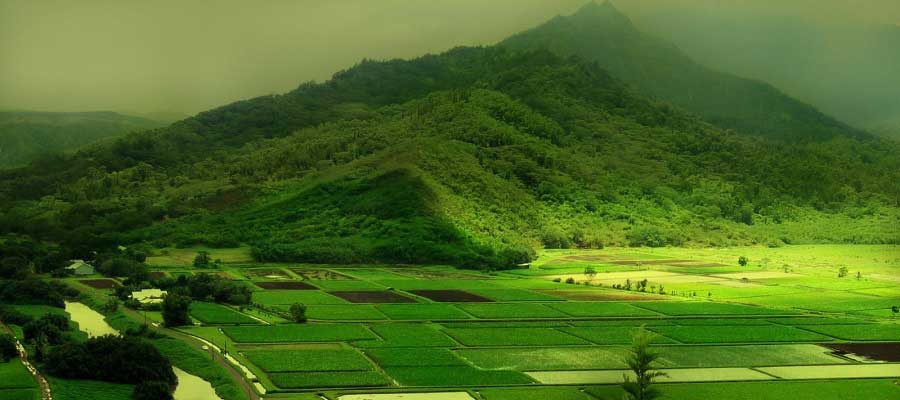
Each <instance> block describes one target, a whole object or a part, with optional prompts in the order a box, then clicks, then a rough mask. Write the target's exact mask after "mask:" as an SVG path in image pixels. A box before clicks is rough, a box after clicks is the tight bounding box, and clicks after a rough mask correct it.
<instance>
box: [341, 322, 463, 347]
mask: <svg viewBox="0 0 900 400" xmlns="http://www.w3.org/2000/svg"><path fill="white" fill-rule="evenodd" d="M371 328H372V331H373V332H375V333H376V334H378V336H380V337H381V338H383V339H384V340H383V341H364V342H357V343H354V344H355V345H357V346H360V347H451V346H455V345H456V342H454V341H453V340H452V339H450V338H449V337H448V336H447V335H445V334H443V333H441V331H440V330H438V329H437V327H436V326H434V325H430V324H407V323H402V324H381V325H373V326H372V327H371Z"/></svg>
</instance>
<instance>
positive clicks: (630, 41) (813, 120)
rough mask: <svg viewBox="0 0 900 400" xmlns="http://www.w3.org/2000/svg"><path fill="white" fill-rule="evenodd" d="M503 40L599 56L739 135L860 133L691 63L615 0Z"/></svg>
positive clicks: (756, 85) (616, 71)
mask: <svg viewBox="0 0 900 400" xmlns="http://www.w3.org/2000/svg"><path fill="white" fill-rule="evenodd" d="M501 45H504V46H509V47H511V48H516V49H523V48H548V49H550V50H552V51H554V52H556V53H558V54H560V55H563V56H569V55H578V56H581V57H584V58H586V59H589V60H592V61H596V62H598V63H599V64H600V65H601V66H602V67H603V68H605V69H607V70H609V71H610V72H611V73H612V74H613V76H615V77H617V78H619V79H622V80H623V81H625V82H626V83H628V84H629V85H631V86H632V87H633V88H635V89H636V90H638V91H640V92H641V93H643V94H645V95H648V96H652V97H655V98H657V99H660V100H663V101H667V102H671V103H673V104H675V105H678V106H680V107H683V108H685V109H687V110H690V111H692V112H694V113H696V114H697V115H699V116H701V117H703V118H704V119H706V120H708V121H710V122H712V123H715V124H717V125H719V126H722V127H725V128H732V129H736V130H738V131H740V132H744V133H751V134H761V135H767V136H773V137H780V138H796V137H807V138H827V137H831V136H833V135H843V134H861V133H860V132H855V130H854V129H852V128H850V127H849V126H846V125H845V124H843V123H841V122H839V121H836V120H834V119H833V118H830V117H828V116H826V115H824V114H822V113H821V112H819V111H818V110H816V109H815V108H813V107H812V106H810V105H808V104H805V103H803V102H800V101H797V100H795V99H792V98H790V97H788V96H786V95H785V94H783V93H782V92H781V91H780V90H778V89H776V88H775V87H772V86H771V85H769V84H766V83H764V82H762V81H754V80H749V79H742V78H739V77H737V76H734V75H730V74H727V73H722V72H718V71H715V70H713V69H710V68H707V67H705V66H703V65H701V64H698V63H696V62H695V61H693V60H692V59H690V58H689V57H688V56H687V55H686V54H685V53H683V52H682V51H681V50H680V49H678V48H677V47H675V46H674V45H673V44H671V43H669V42H666V41H664V40H662V39H658V38H656V37H654V36H651V35H648V34H645V33H643V32H641V31H639V30H638V29H637V28H636V27H635V25H634V24H633V23H632V21H631V19H629V18H628V17H627V16H625V15H624V14H622V13H621V12H620V11H619V10H618V9H616V7H615V6H614V5H613V4H612V2H603V3H602V4H601V3H597V2H589V3H587V4H586V5H585V6H584V7H582V8H581V9H580V10H578V12H576V13H575V14H573V15H571V16H568V17H557V18H555V19H553V20H551V21H549V22H547V23H546V24H544V25H541V26H539V27H536V28H534V29H531V30H528V31H525V32H523V33H520V34H518V35H515V36H513V37H511V38H509V39H507V40H505V41H504V42H503V43H502V44H501Z"/></svg>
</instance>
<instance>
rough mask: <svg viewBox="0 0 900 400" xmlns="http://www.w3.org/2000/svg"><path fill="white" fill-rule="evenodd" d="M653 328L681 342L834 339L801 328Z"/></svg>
mask: <svg viewBox="0 0 900 400" xmlns="http://www.w3.org/2000/svg"><path fill="white" fill-rule="evenodd" d="M650 329H651V330H652V331H654V332H657V333H660V334H663V335H665V336H668V337H670V338H672V339H675V340H678V341H680V342H682V343H754V342H760V343H762V342H827V341H831V340H833V339H831V338H829V337H827V336H824V335H820V334H818V333H813V332H809V331H805V330H802V329H798V328H794V327H789V326H780V325H771V326H746V325H743V326H721V325H718V326H654V327H651V328H650Z"/></svg>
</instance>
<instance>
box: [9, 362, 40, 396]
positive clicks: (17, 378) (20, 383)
mask: <svg viewBox="0 0 900 400" xmlns="http://www.w3.org/2000/svg"><path fill="white" fill-rule="evenodd" d="M35 387H37V382H35V381H34V377H33V376H31V373H30V372H28V370H27V369H25V366H24V365H22V362H21V361H19V359H18V358H15V359H12V360H9V361H7V362H5V363H0V389H29V388H35Z"/></svg>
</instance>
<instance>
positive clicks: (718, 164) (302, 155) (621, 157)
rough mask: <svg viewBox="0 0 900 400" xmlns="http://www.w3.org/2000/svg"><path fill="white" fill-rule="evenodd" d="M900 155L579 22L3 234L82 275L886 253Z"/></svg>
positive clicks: (131, 169)
mask: <svg viewBox="0 0 900 400" xmlns="http://www.w3.org/2000/svg"><path fill="white" fill-rule="evenodd" d="M898 150H900V144H897V143H895V142H890V141H885V140H882V139H879V138H877V137H873V136H871V135H869V134H867V133H865V132H862V131H859V130H856V129H854V128H851V127H849V126H847V125H845V124H843V123H840V122H838V121H836V120H835V119H833V118H830V117H828V116H826V115H824V114H822V113H820V112H819V111H817V110H816V109H814V108H813V107H811V106H809V105H807V104H804V103H802V102H799V101H797V100H794V99H792V98H790V97H788V96H786V95H784V94H783V93H781V92H779V91H778V90H776V89H774V88H772V87H771V86H769V85H767V84H765V83H762V82H758V81H752V80H747V79H742V78H738V77H735V76H733V75H729V74H726V73H721V72H715V71H712V70H710V69H708V68H705V67H703V66H701V65H699V64H696V63H695V62H693V61H692V60H691V59H690V58H689V57H687V56H686V55H684V54H683V53H682V52H681V51H679V50H678V49H677V48H676V47H674V46H673V45H671V44H667V43H665V42H662V41H658V40H655V39H652V38H651V37H649V36H646V35H644V34H642V33H640V32H639V31H637V30H636V29H635V28H634V26H633V24H632V23H631V22H630V21H629V20H628V18H627V17H625V16H623V15H622V14H621V13H619V12H618V11H616V10H615V9H614V8H613V7H612V6H610V5H597V4H593V3H591V4H589V5H587V6H585V8H583V9H581V10H580V11H579V12H577V13H576V14H574V15H572V16H569V17H557V18H555V19H553V20H551V21H549V22H548V23H547V24H544V25H542V26H540V27H537V28H535V29H532V30H529V31H526V32H524V33H522V34H519V35H516V36H513V37H512V38H510V39H508V40H506V41H504V42H503V43H501V44H499V45H497V46H491V47H483V48H464V47H462V48H456V49H453V50H450V51H448V52H445V53H442V54H438V55H426V56H423V57H420V58H416V59H412V60H392V61H384V62H376V61H363V62H361V63H360V64H358V65H356V66H354V67H352V68H350V69H347V70H345V71H341V72H338V73H336V74H335V75H334V76H333V78H332V79H331V80H329V81H327V82H324V83H321V84H303V85H301V86H300V87H298V88H297V89H296V90H293V91H291V92H288V93H286V94H283V95H277V96H265V97H259V98H254V99H249V100H245V101H240V102H236V103H232V104H229V105H226V106H223V107H220V108H217V109H214V110H210V111H207V112H203V113H200V114H198V115H197V116H194V117H191V118H187V119H185V120H182V121H179V122H176V123H174V124H172V125H170V126H168V127H166V128H161V129H155V130H151V131H145V132H140V133H135V134H130V135H127V136H124V137H122V138H118V139H116V140H114V141H112V142H108V143H103V144H100V145H96V146H90V147H88V148H85V149H83V150H81V151H79V152H77V153H75V154H73V155H65V156H58V157H47V158H42V159H38V160H37V161H35V162H34V163H32V164H30V165H29V166H27V167H25V168H21V169H15V170H9V171H5V172H0V205H2V207H0V210H3V211H2V212H0V229H2V233H5V234H8V235H13V234H15V235H25V236H30V237H33V238H38V239H40V240H41V241H44V242H50V243H57V244H59V245H61V246H63V248H65V249H68V250H70V251H72V252H73V255H81V254H89V253H90V252H91V251H95V250H98V249H104V248H112V247H114V246H116V245H119V244H139V243H144V244H146V245H153V246H159V247H162V246H190V245H195V244H205V245H209V246H217V247H229V246H236V245H238V244H249V245H251V246H252V247H253V254H254V257H256V259H258V260H261V261H298V262H299V261H307V262H327V263H363V262H365V263H379V262H381V263H449V264H454V265H460V266H465V267H470V268H503V267H509V266H512V265H515V264H518V263H522V262H527V261H528V260H529V259H530V258H531V257H532V255H533V252H534V249H535V248H538V247H552V248H565V247H575V246H577V247H594V248H596V247H601V246H604V245H633V246H667V245H697V246H707V245H738V244H766V245H770V246H779V245H781V244H783V243H811V242H816V243H818V242H846V243H900V232H898V231H897V230H896V226H898V223H900V212H898V206H900V187H898V186H897V185H896V182H898V181H900V156H898V154H900V151H898Z"/></svg>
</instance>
